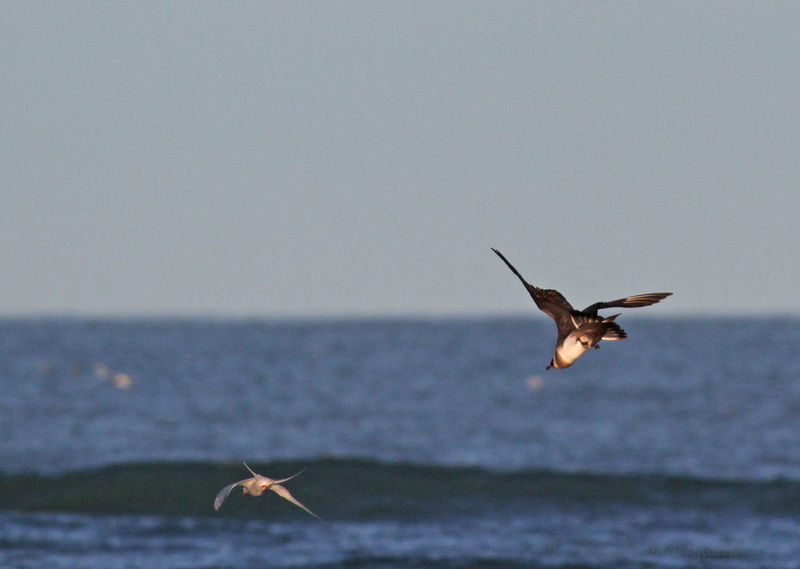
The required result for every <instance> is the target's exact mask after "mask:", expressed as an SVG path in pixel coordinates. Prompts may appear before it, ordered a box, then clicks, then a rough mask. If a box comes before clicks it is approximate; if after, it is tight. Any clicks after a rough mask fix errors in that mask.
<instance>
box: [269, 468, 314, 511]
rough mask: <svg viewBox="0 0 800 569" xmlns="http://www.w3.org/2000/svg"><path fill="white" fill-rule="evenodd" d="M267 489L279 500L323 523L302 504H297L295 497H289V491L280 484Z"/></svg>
mask: <svg viewBox="0 0 800 569" xmlns="http://www.w3.org/2000/svg"><path fill="white" fill-rule="evenodd" d="M298 474H299V473H298ZM295 476H297V474H295ZM292 478H294V476H293V477H292ZM269 489H270V490H272V491H273V492H275V493H276V494H277V495H278V496H280V497H281V498H284V499H286V500H289V501H290V502H291V503H292V504H294V505H295V506H297V507H298V508H302V509H304V510H305V511H306V512H308V513H309V514H311V515H312V516H314V517H315V518H317V519H318V520H320V521H324V520H323V519H322V518H321V517H319V516H318V515H317V514H315V513H314V512H312V511H311V510H309V509H308V508H306V507H305V506H304V505H303V504H301V503H300V502H298V501H297V500H296V499H295V497H294V496H292V495H291V493H290V492H289V491H288V490H287V489H286V488H284V487H283V486H281V485H280V484H273V485H272V486H270V488H269Z"/></svg>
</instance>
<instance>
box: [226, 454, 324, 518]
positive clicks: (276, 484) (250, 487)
mask: <svg viewBox="0 0 800 569" xmlns="http://www.w3.org/2000/svg"><path fill="white" fill-rule="evenodd" d="M242 464H244V467H245V468H246V469H247V470H249V471H250V474H252V475H253V477H252V478H247V479H245V480H240V481H239V482H234V483H233V484H228V485H227V486H225V488H223V489H222V490H220V491H219V493H218V494H217V497H216V498H214V510H219V509H220V507H221V506H222V503H223V502H224V501H225V498H227V497H228V494H230V493H231V490H233V489H234V488H235V487H236V486H241V487H242V494H251V495H253V496H261V494H263V493H264V490H272V491H273V492H275V493H276V494H277V495H278V496H280V497H281V498H285V499H286V500H289V501H290V502H291V503H292V504H294V505H295V506H297V507H298V508H302V509H303V510H305V511H306V512H308V513H309V514H311V515H312V516H314V517H315V518H317V519H318V520H322V518H320V517H319V516H318V515H317V514H315V513H314V512H312V511H311V510H309V509H308V508H306V507H305V506H304V505H303V504H301V503H300V502H298V501H297V500H296V499H295V497H294V496H292V495H291V494H290V493H289V491H288V490H287V489H286V488H284V487H283V486H281V484H282V483H283V482H288V481H289V480H291V479H292V478H294V477H295V476H300V475H301V474H302V473H303V471H304V470H305V469H304V470H301V471H300V472H298V473H297V474H295V475H294V476H290V477H289V478H282V479H280V480H273V479H272V478H267V477H266V476H261V475H260V474H257V473H256V472H253V469H251V468H250V467H249V466H247V463H245V462H243V463H242Z"/></svg>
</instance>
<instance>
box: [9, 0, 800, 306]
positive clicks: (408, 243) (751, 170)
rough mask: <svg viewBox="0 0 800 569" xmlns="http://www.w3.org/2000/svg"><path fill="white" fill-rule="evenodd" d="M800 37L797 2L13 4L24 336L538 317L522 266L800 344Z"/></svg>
mask: <svg viewBox="0 0 800 569" xmlns="http://www.w3.org/2000/svg"><path fill="white" fill-rule="evenodd" d="M798 30H800V4H798V3H796V2H749V1H747V2H736V1H731V2H728V1H725V2H722V1H720V2H695V1H692V2H622V1H610V2H577V1H576V2H534V1H531V2H510V1H509V2H494V1H483V2H475V1H453V2H415V1H412V2H374V1H369V2H345V1H341V2H327V1H325V2H322V1H320V2H294V1H287V2H247V1H241V2H181V1H175V2H160V1H159V2H85V1H84V2H27V1H9V2H4V3H3V18H2V21H0V66H2V73H0V105H1V107H0V108H1V109H2V112H0V240H1V241H2V247H0V266H2V273H3V276H2V278H0V315H2V316H39V315H77V316H80V315H86V316H157V315H164V316H234V317H279V318H283V317H318V316H334V317H338V316H449V315H454V316H471V315H494V314H498V315H506V314H520V315H529V314H533V313H537V314H538V312H537V311H536V308H535V306H534V304H533V303H532V302H531V301H530V299H529V297H527V295H526V293H525V291H524V289H523V288H522V287H521V285H520V284H519V282H518V281H517V280H516V279H515V277H514V276H513V275H512V274H511V273H510V272H509V271H508V269H507V268H506V267H505V266H504V265H503V264H502V262H501V261H500V260H499V259H498V258H497V257H496V256H495V255H494V254H493V253H492V252H491V250H490V247H496V248H498V249H500V250H501V251H502V252H503V253H504V254H505V255H506V256H507V257H508V258H509V260H510V261H511V262H512V263H514V264H515V265H516V266H517V268H518V269H519V270H520V272H521V273H522V274H523V275H525V276H526V278H527V279H528V280H529V281H530V282H531V283H533V284H535V285H537V286H541V287H546V288H556V289H558V290H560V291H561V292H562V293H563V294H564V295H565V296H566V297H567V298H568V299H569V300H570V301H572V302H573V303H574V304H575V306H576V307H583V306H586V305H588V304H590V303H592V302H594V301H597V300H609V299H612V298H618V297H620V296H624V295H629V294H636V293H643V292H654V291H673V292H674V293H675V295H674V296H673V297H671V298H669V299H667V300H666V301H664V302H662V303H661V304H659V305H658V306H657V307H651V308H648V309H643V310H642V314H644V313H645V311H646V314H647V315H648V316H682V315H695V314H703V315H749V314H784V313H789V314H792V315H795V316H796V315H798V314H800V294H798V292H797V289H798V282H800V254H798V249H800V223H798V220H800V191H798V190H799V189H800V183H799V182H800V65H799V64H798V62H800V34H798ZM542 316H543V315H542ZM543 317H545V318H546V316H543Z"/></svg>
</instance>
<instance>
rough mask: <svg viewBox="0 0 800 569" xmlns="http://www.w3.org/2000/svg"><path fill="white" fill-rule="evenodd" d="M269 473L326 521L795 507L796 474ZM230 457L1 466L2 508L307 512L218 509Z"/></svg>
mask: <svg viewBox="0 0 800 569" xmlns="http://www.w3.org/2000/svg"><path fill="white" fill-rule="evenodd" d="M250 466H252V467H253V469H254V470H255V471H256V472H260V473H262V474H264V475H267V476H271V477H273V478H281V477H286V476H290V475H292V474H295V473H296V472H298V471H300V470H302V469H303V468H306V467H308V468H307V470H306V471H305V472H304V473H303V474H302V476H299V477H298V478H296V479H294V480H292V481H291V482H289V483H288V484H287V486H288V487H289V488H290V490H291V491H292V493H293V494H294V496H295V497H296V498H297V499H299V500H300V501H301V502H303V503H304V504H306V505H308V506H309V507H310V508H311V509H312V510H314V511H315V512H317V513H318V514H320V515H321V516H322V517H324V518H328V519H379V518H430V517H436V518H441V517H443V516H483V515H491V513H492V512H503V513H505V514H513V513H514V512H515V511H517V512H519V513H524V514H525V515H529V514H530V511H531V509H532V508H541V507H547V506H549V505H554V506H557V507H561V508H563V507H569V506H570V505H576V506H581V507H585V506H587V505H597V506H599V507H613V506H615V505H621V506H624V505H627V506H631V507H636V506H640V507H664V508H683V509H692V508H701V509H704V510H708V509H715V510H739V511H742V510H744V511H755V512H761V513H782V512H795V511H797V509H798V508H799V507H800V482H798V481H793V480H784V479H776V480H769V481H755V480H735V479H712V478H701V477H691V476H675V475H662V474H608V473H594V472H559V471H553V470H546V469H531V470H519V471H513V472H497V471H493V470H489V469H484V468H477V467H451V466H436V465H422V464H412V463H398V462H383V461H379V460H372V459H361V458H322V459H315V460H310V461H273V462H268V463H258V462H253V463H251V464H250ZM248 476H249V474H248V473H247V472H246V471H245V470H244V468H243V467H242V466H241V465H239V464H236V463H231V462H140V463H128V464H115V465H111V466H106V467H102V468H96V469H84V470H76V471H71V472H67V473H61V474H55V475H44V474H3V473H0V508H2V509H4V510H22V511H56V512H86V513H108V514H129V515H176V516H203V515H217V516H229V517H230V516H234V517H243V518H245V517H253V516H257V517H259V518H261V519H263V518H276V519H277V518H281V519H286V518H290V517H302V516H303V515H305V514H304V513H303V512H302V511H300V510H298V509H297V508H295V507H294V506H292V505H291V504H289V503H288V502H285V501H284V500H281V499H280V498H279V497H277V496H275V495H273V494H271V493H267V494H265V495H264V496H262V497H261V498H258V499H253V498H252V497H250V496H246V497H242V496H241V494H239V493H238V492H237V493H234V494H233V495H232V496H231V498H229V499H228V501H227V502H226V503H225V505H224V506H223V508H222V509H221V510H220V511H219V512H214V510H213V506H212V504H213V500H214V496H215V495H216V493H217V491H218V490H219V489H220V488H222V487H223V486H225V485H227V484H229V483H230V482H233V481H235V480H239V479H242V478H247V477H248Z"/></svg>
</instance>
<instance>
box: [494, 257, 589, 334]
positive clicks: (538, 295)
mask: <svg viewBox="0 0 800 569" xmlns="http://www.w3.org/2000/svg"><path fill="white" fill-rule="evenodd" d="M492 251H494V252H495V253H496V254H497V256H498V257H500V258H501V259H502V260H503V262H504V263H505V264H506V265H507V266H508V268H509V269H511V272H512V273H514V274H515V275H517V278H518V279H519V280H520V281H522V284H523V285H525V288H526V289H527V291H528V294H530V295H531V298H533V301H534V302H535V303H536V306H538V307H539V310H541V311H542V312H544V313H545V314H547V315H548V316H549V317H550V318H552V319H553V320H555V321H556V324H558V325H559V328H560V327H561V326H562V325H563V324H564V323H566V322H568V321H569V318H570V314H571V313H572V311H573V308H572V305H571V304H570V303H569V302H567V299H566V298H564V295H562V294H561V293H560V292H558V291H557V290H553V289H546V288H539V287H537V286H533V285H532V284H530V283H529V282H528V281H526V280H525V279H524V278H523V276H522V275H521V274H519V271H518V270H517V269H515V268H514V265H512V264H511V263H510V262H509V261H508V259H506V258H505V257H504V256H503V254H502V253H501V252H500V251H498V250H497V249H494V248H493V249H492Z"/></svg>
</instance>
